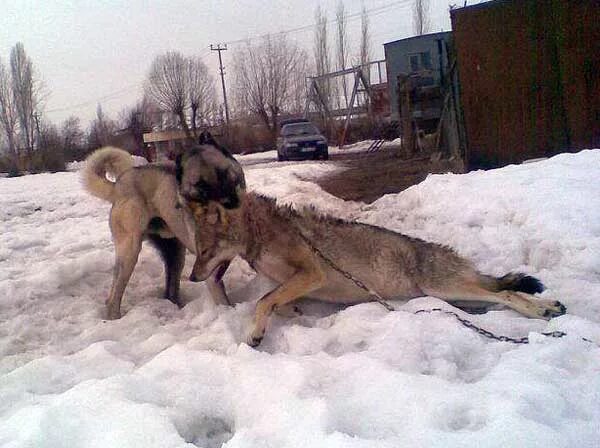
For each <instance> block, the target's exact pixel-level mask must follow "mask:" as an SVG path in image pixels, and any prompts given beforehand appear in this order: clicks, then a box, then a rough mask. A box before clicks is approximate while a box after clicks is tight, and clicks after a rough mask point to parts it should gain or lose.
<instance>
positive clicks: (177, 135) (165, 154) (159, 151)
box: [144, 129, 187, 161]
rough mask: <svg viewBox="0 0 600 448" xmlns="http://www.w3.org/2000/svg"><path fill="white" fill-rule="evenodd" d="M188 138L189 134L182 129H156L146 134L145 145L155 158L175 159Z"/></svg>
mask: <svg viewBox="0 0 600 448" xmlns="http://www.w3.org/2000/svg"><path fill="white" fill-rule="evenodd" d="M186 139H187V135H186V134H185V132H184V131H183V130H181V129H173V130H168V131H154V132H147V133H145V134H144V145H145V146H146V150H147V152H149V153H151V154H152V155H153V157H154V158H155V160H166V159H174V158H175V156H176V155H177V154H179V153H180V152H181V145H182V144H183V143H184V142H185V140H186ZM153 161H154V160H153Z"/></svg>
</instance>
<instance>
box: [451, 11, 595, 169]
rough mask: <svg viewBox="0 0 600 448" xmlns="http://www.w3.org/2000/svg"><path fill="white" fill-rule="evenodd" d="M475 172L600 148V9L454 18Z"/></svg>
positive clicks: (469, 152)
mask: <svg viewBox="0 0 600 448" xmlns="http://www.w3.org/2000/svg"><path fill="white" fill-rule="evenodd" d="M451 19H452V27H453V30H454V39H455V46H456V55H457V63H458V71H459V77H460V88H461V102H462V108H463V116H464V122H465V130H466V140H467V141H466V143H465V145H466V150H465V153H466V159H467V163H468V165H469V166H470V167H471V168H476V167H494V166H502V165H506V164H509V163H516V162H520V161H522V160H525V159H529V158H535V157H540V156H548V155H552V154H556V153H558V152H562V151H572V150H577V149H581V148H591V147H600V81H599V79H600V65H599V60H600V48H599V45H600V3H599V2H598V1H597V0H579V1H569V0H505V1H493V2H488V3H483V4H478V5H475V6H470V7H466V8H460V9H454V10H452V11H451Z"/></svg>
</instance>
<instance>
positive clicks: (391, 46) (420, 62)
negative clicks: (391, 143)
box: [383, 32, 452, 120]
mask: <svg viewBox="0 0 600 448" xmlns="http://www.w3.org/2000/svg"><path fill="white" fill-rule="evenodd" d="M451 36H452V33H451V32H443V33H432V34H424V35H421V36H414V37H409V38H406V39H400V40H396V41H393V42H388V43H385V44H383V48H384V50H385V60H386V65H387V79H388V91H389V98H390V106H391V118H392V120H398V119H399V111H398V82H397V80H398V76H399V75H401V74H404V75H411V74H416V73H420V74H421V76H420V77H419V78H420V79H421V81H420V82H422V83H424V84H428V85H432V86H439V85H440V83H441V79H442V76H443V73H445V72H446V71H447V70H448V54H447V46H448V43H449V41H450V38H451ZM428 113H431V114H432V115H435V114H436V113H437V114H439V113H440V111H439V110H437V111H429V112H428ZM438 117H439V115H438ZM432 118H433V117H432Z"/></svg>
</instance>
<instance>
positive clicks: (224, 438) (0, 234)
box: [0, 150, 600, 448]
mask: <svg viewBox="0 0 600 448" xmlns="http://www.w3.org/2000/svg"><path fill="white" fill-rule="evenodd" d="M248 157H253V156H248ZM241 159H242V160H244V157H242V158H241ZM333 169H336V168H335V165H334V164H332V163H319V162H302V163H293V164H292V163H285V164H277V163H271V164H256V165H252V166H249V167H248V168H247V171H246V172H247V178H248V181H249V182H248V183H249V186H250V188H252V189H255V190H258V191H260V192H262V193H264V194H267V195H271V196H275V197H277V198H278V200H279V201H281V202H282V203H287V202H291V203H294V204H297V205H305V204H313V205H315V206H316V207H318V208H319V209H321V210H323V211H324V212H327V213H331V214H335V215H338V216H341V217H344V218H347V219H356V220H360V221H364V222H368V223H372V224H376V225H380V226H384V227H387V228H390V229H393V230H397V231H402V232H405V233H407V234H410V235H413V236H417V237H421V238H425V239H429V240H432V241H436V242H439V243H444V244H448V245H451V246H453V247H454V248H456V249H457V250H458V252H460V253H461V254H463V255H465V256H467V257H470V258H471V259H473V260H474V262H475V263H476V265H477V266H478V267H479V268H480V269H481V270H483V271H485V272H487V273H490V274H504V273H506V272H508V271H511V270H520V271H523V272H527V273H529V274H532V275H535V276H537V277H539V278H540V279H541V280H542V281H543V282H544V283H545V284H546V286H547V288H548V289H547V291H545V292H544V293H543V294H542V296H543V297H548V298H550V297H552V298H556V299H559V300H561V301H562V302H563V303H564V304H565V305H566V306H567V307H568V314H566V315H564V316H561V317H560V318H557V319H554V320H552V321H550V322H545V321H541V320H532V319H527V318H524V317H522V316H520V315H518V314H517V313H515V312H513V311H510V310H506V309H497V310H493V311H490V312H488V313H487V314H484V315H475V316H468V315H466V314H465V313H463V312H462V311H458V310H455V311H456V312H458V313H459V314H461V315H462V316H467V317H468V318H469V319H471V320H472V321H473V322H474V323H476V324H478V325H480V326H482V327H485V328H486V329H489V330H491V331H494V332H496V333H499V334H505V335H510V336H525V335H529V336H530V339H531V344H529V345H513V344H510V343H504V342H495V341H493V340H490V339H486V338H483V337H482V336H480V335H478V334H477V333H475V332H473V331H471V330H469V329H467V328H465V327H463V326H461V325H460V324H459V323H458V322H457V321H456V320H455V319H454V318H452V317H451V316H445V315H443V314H439V313H438V314H418V315H415V314H413V312H414V311H416V310H418V309H430V308H433V307H442V308H444V309H448V310H450V309H453V308H452V307H451V306H450V305H448V304H446V303H444V302H442V301H440V300H437V299H435V298H432V297H423V298H418V299H415V300H412V301H410V302H408V303H403V302H393V305H394V306H395V308H396V309H397V311H395V312H391V313H390V312H387V311H386V310H385V309H384V308H383V307H381V306H380V305H378V304H375V303H370V304H363V305H358V306H353V307H348V308H345V309H340V308H335V307H332V306H326V305H323V304H317V303H303V304H301V308H302V309H303V310H304V312H305V314H304V316H302V317H297V318H294V319H286V318H283V317H274V318H273V319H272V322H271V326H270V328H269V330H268V331H267V334H266V338H265V340H264V341H263V343H262V345H261V346H260V347H259V349H258V350H255V349H252V348H250V347H248V346H247V345H245V344H243V343H241V341H243V340H245V337H246V335H247V332H248V331H249V330H250V328H251V324H252V322H251V319H252V313H253V307H254V304H253V301H254V300H256V299H257V298H258V297H259V296H260V294H261V293H262V292H263V291H265V290H266V289H267V288H268V287H269V285H268V283H267V282H266V281H264V280H261V279H253V277H254V274H253V271H252V270H251V269H250V268H249V267H248V266H247V265H245V264H244V263H242V262H239V263H234V265H233V266H232V268H231V269H230V272H229V273H228V275H227V278H226V283H227V286H228V288H229V289H230V290H233V291H234V297H235V298H236V299H237V300H238V301H240V302H241V303H239V304H237V305H236V306H235V307H223V306H215V305H214V304H213V303H212V302H211V301H210V299H209V297H208V294H207V292H206V290H205V287H204V286H203V285H202V284H193V283H190V282H188V281H187V280H184V281H182V294H183V296H184V299H185V300H186V301H187V305H186V306H185V307H184V308H183V309H181V310H180V309H178V308H177V307H176V306H174V305H173V304H171V303H170V302H168V301H165V300H161V299H159V297H160V296H161V293H162V287H163V278H162V265H161V262H160V261H159V258H158V256H157V255H156V254H155V253H154V252H153V250H152V249H151V248H150V247H145V248H144V250H143V251H142V254H141V256H140V261H139V263H138V265H137V268H136V271H135V273H134V275H133V278H132V280H131V281H130V283H129V286H128V288H127V291H126V293H125V298H124V301H123V308H122V310H123V312H124V316H123V317H122V318H121V319H120V320H118V321H109V322H107V321H104V320H102V316H103V312H104V300H105V299H106V297H107V295H108V292H109V288H110V283H111V276H112V274H111V271H112V264H113V247H112V242H111V238H110V233H109V229H108V224H107V218H108V213H109V205H108V204H106V203H103V202H101V201H100V200H97V199H95V198H92V197H90V196H89V195H87V194H86V193H85V192H83V191H82V189H81V187H80V184H79V173H77V172H69V173H59V174H39V175H32V176H25V177H22V178H15V179H0V446H2V447H11V448H15V447H35V448H38V447H52V448H57V447H65V448H67V447H69V448H71V447H103V448H104V447H120V448H125V447H135V448H139V447H144V448H153V447H160V448H168V447H193V446H202V447H218V446H221V445H222V444H224V445H225V446H227V447H261V448H262V447H273V448H280V447H356V448H366V447H378V448H379V447H390V448H392V447H394V448H397V447H444V448H448V447H503V448H504V447H540V448H542V447H543V448H548V447H569V448H571V447H573V448H574V447H578V448H579V447H590V448H591V447H597V446H599V443H600V442H599V441H600V348H599V347H598V345H597V344H598V343H600V193H599V192H600V150H594V151H583V152H580V153H578V154H569V155H559V156H556V157H554V158H552V159H549V160H546V161H541V162H536V163H531V164H526V165H520V166H509V167H506V168H503V169H500V170H495V171H488V172H472V173H469V174H466V175H452V174H448V175H433V176H429V177H428V178H427V179H426V180H425V181H424V182H423V183H421V184H419V185H416V186H414V187H412V188H410V189H408V190H406V191H404V192H403V193H400V194H394V195H388V196H385V197H383V198H381V199H380V200H378V201H376V202H374V203H373V204H370V205H366V204H362V203H355V202H345V201H342V200H339V199H337V198H335V197H332V196H330V195H328V194H327V193H325V192H323V191H322V190H320V188H319V187H318V186H317V185H316V184H315V183H314V182H313V180H314V179H315V178H316V177H318V176H321V175H324V174H326V173H328V172H330V171H331V170H333ZM192 261H193V260H192V257H191V256H188V259H187V265H186V269H185V271H184V276H185V277H187V275H189V272H190V269H191V263H192ZM248 282H250V284H248ZM552 330H562V331H565V332H567V333H568V336H566V337H564V338H562V339H550V338H545V337H543V336H541V335H540V334H539V333H540V332H543V331H552ZM582 336H583V337H586V338H588V339H591V340H593V341H594V342H595V343H589V342H585V341H583V340H582V339H581V337H582Z"/></svg>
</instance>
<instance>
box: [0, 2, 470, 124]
mask: <svg viewBox="0 0 600 448" xmlns="http://www.w3.org/2000/svg"><path fill="white" fill-rule="evenodd" d="M338 1H339V0H227V1H223V0H222V1H218V0H199V1H193V2H192V1H183V0H170V1H143V0H130V1H119V0H94V1H91V0H81V1H67V0H65V1H52V0H38V1H33V0H0V11H2V14H1V15H0V58H2V60H3V61H4V62H5V63H7V62H8V58H9V54H10V48H11V47H12V46H13V45H14V44H15V43H16V42H19V41H20V42H23V44H24V45H25V51H26V52H27V54H28V55H29V56H30V57H31V59H32V60H33V63H34V66H35V67H36V70H37V72H38V73H39V75H40V77H41V79H42V80H43V82H44V85H45V91H46V99H45V116H46V118H47V119H49V120H50V121H52V122H54V123H55V124H60V123H61V122H62V121H63V120H64V119H66V118H67V117H69V116H71V115H75V116H78V117H80V119H81V121H82V124H83V125H84V126H87V124H88V123H89V121H90V120H91V119H93V117H94V115H95V111H96V106H97V104H99V103H100V104H101V105H102V108H103V110H104V112H105V113H107V114H108V115H109V116H110V117H111V118H117V117H118V115H119V112H120V111H121V110H123V109H124V108H125V107H128V106H131V105H133V104H135V103H136V101H137V100H138V99H139V98H141V96H142V94H143V83H144V79H145V77H146V75H147V72H148V70H149V67H150V64H151V62H152V59H153V58H154V57H155V56H156V55H158V54H161V53H164V52H166V51H168V50H177V51H180V52H181V53H183V54H185V55H189V56H194V55H196V56H200V57H202V58H203V59H204V60H205V62H206V63H207V65H208V66H209V68H210V70H211V71H212V73H213V74H214V76H215V78H216V80H217V81H218V62H217V61H218V57H217V53H216V52H211V51H210V44H217V43H220V42H230V44H229V46H228V51H226V52H224V53H223V57H224V65H225V70H226V82H230V81H231V72H230V71H229V70H228V67H229V66H230V65H231V63H230V62H231V58H232V57H233V56H232V55H233V54H234V53H235V49H236V47H237V48H239V47H240V45H243V44H241V43H234V42H232V41H239V40H241V39H248V38H256V37H259V36H261V35H264V34H267V33H276V32H279V31H284V30H291V29H295V28H298V27H303V26H306V25H311V24H313V23H314V11H315V8H316V6H317V5H318V4H320V5H321V7H322V8H323V9H324V10H325V11H326V14H327V17H328V18H329V19H330V20H333V19H334V17H335V9H336V5H337V3H338ZM412 2H413V0H396V1H394V0H365V1H364V5H365V7H366V9H367V10H368V11H371V13H370V15H369V20H370V26H371V36H372V38H371V48H372V54H373V58H374V59H383V43H384V42H389V41H393V40H397V39H402V38H405V37H410V36H411V35H412V14H411V6H412ZM476 2H477V1H475V0H470V1H469V4H470V3H476ZM449 3H452V1H451V0H450V1H449V0H430V7H429V8H430V16H431V23H432V27H431V31H432V32H437V31H441V30H444V31H448V30H450V17H449V14H448V9H449ZM461 3H462V2H461ZM344 5H345V8H346V13H347V14H350V15H351V14H356V13H359V12H360V10H361V7H362V2H361V0H344ZM333 26H334V25H331V27H330V33H332V31H333V29H334V28H333ZM313 32H314V31H313V29H305V30H303V31H296V32H291V33H289V34H287V37H288V38H289V39H293V40H296V41H297V42H298V43H299V44H300V45H302V46H303V47H304V48H306V49H307V50H309V51H310V50H311V49H312V39H313ZM348 32H349V35H350V41H351V46H352V47H353V48H352V52H353V53H357V52H358V39H359V36H360V17H359V16H356V17H354V18H351V19H350V20H349V22H348ZM218 92H219V97H220V90H219V91H218Z"/></svg>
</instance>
